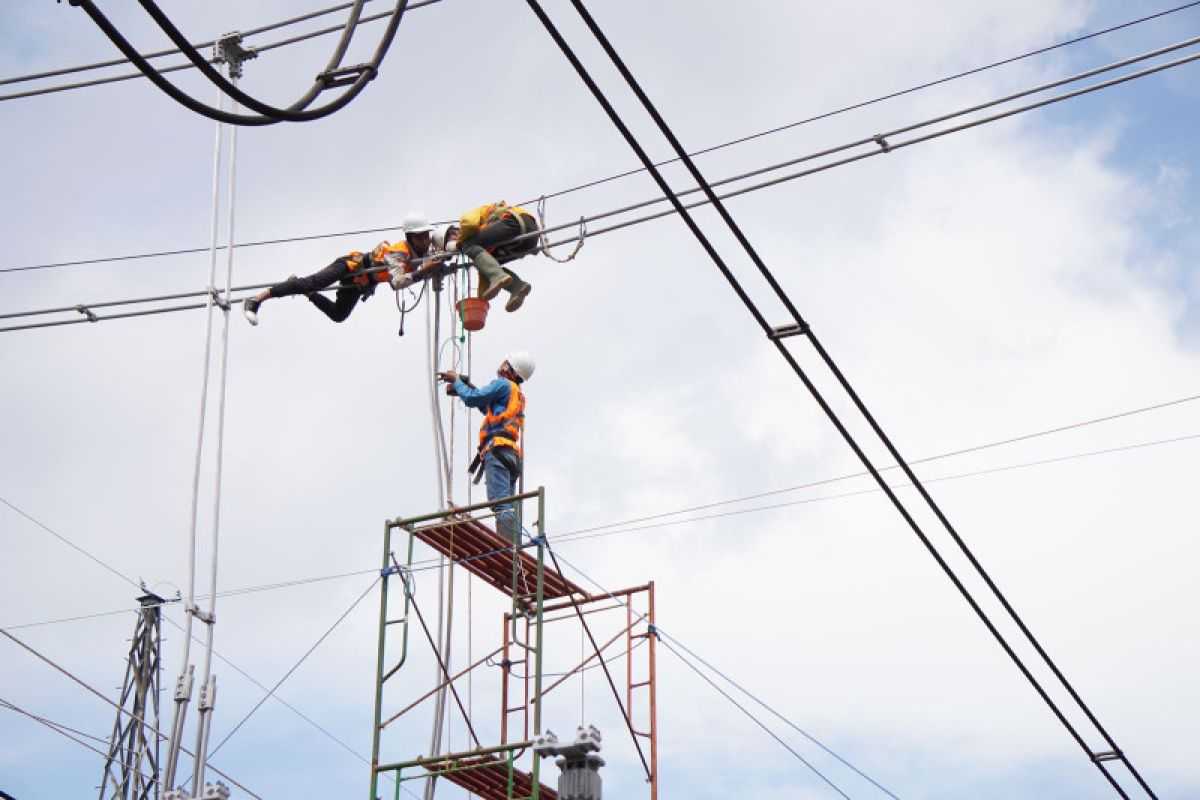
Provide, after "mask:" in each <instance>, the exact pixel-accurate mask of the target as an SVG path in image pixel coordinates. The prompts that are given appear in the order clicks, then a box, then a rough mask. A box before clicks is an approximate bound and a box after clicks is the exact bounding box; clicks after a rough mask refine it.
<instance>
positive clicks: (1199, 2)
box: [0, 0, 1200, 274]
mask: <svg viewBox="0 0 1200 800" xmlns="http://www.w3.org/2000/svg"><path fill="white" fill-rule="evenodd" d="M369 1H370V0H367V2H369ZM434 2H441V0H424V2H418V3H412V4H410V5H409V10H412V9H415V8H419V7H421V6H425V5H430V4H432V3H434ZM349 6H350V4H349V3H346V4H343V5H340V6H334V7H332V8H330V9H326V10H324V11H321V12H314V13H330V12H331V11H338V10H343V9H345V8H348V7H349ZM1195 6H1200V0H1196V1H1195V2H1190V3H1185V4H1184V5H1181V6H1175V7H1174V8H1169V9H1165V10H1163V11H1160V12H1157V13H1154V14H1149V15H1147V16H1144V17H1138V18H1136V19H1132V20H1128V21H1126V22H1122V23H1120V24H1118V25H1113V26H1111V27H1108V28H1104V29H1101V30H1097V31H1092V32H1091V33H1087V34H1084V35H1082V36H1078V37H1075V38H1073V39H1068V40H1066V41H1063V42H1058V43H1056V44H1052V45H1048V46H1046V47H1040V48H1038V49H1036V50H1030V51H1028V52H1025V53H1022V54H1020V55H1017V56H1012V57H1009V58H1005V59H1001V60H999V61H993V62H991V63H989V64H985V65H983V66H979V67H974V68H972V69H968V70H964V71H962V72H957V73H954V74H952V75H948V76H945V77H942V78H938V79H936V80H931V81H926V82H925V83H920V84H917V85H915V86H910V87H908V88H907V89H901V90H899V91H895V92H890V93H888V94H883V95H878V96H876V97H873V98H870V99H867V100H861V101H858V102H856V103H851V104H850V105H847V106H842V107H840V108H837V109H833V110H831V111H826V112H823V113H820V114H816V115H813V116H810V117H805V118H803V119H800V120H796V121H794V122H789V123H787V124H785V125H779V126H776V127H774V128H769V129H767V130H763V131H758V132H757V133H752V134H749V135H747V136H742V137H739V138H736V139H731V140H729V141H726V142H722V143H720V144H716V145H712V146H710V147H705V148H703V149H701V150H695V151H693V152H691V153H689V155H691V156H693V157H695V156H699V155H705V154H707V153H712V152H715V151H718V150H723V149H725V148H728V147H733V146H735V145H739V144H743V143H745V142H750V141H754V140H756V139H760V138H763V137H766V136H770V135H773V134H776V133H780V132H782V131H786V130H791V129H793V128H797V127H801V126H803V125H808V124H810V123H813V122H817V121H820V120H824V119H828V118H830V117H835V116H839V115H841V114H845V113H848V112H850V111H855V110H858V109H861V108H866V107H868V106H872V105H875V104H878V103H882V102H885V101H887V100H892V99H895V98H897V97H903V96H905V95H908V94H913V93H915V92H919V91H922V90H924V89H928V88H931V87H934V86H939V85H941V84H945V83H950V82H952V81H956V80H960V79H962V78H965V77H968V76H971V75H976V74H979V73H982V72H986V71H988V70H992V69H996V68H998V67H1001V66H1005V65H1008V64H1012V63H1015V62H1018V61H1022V60H1024V59H1028V58H1032V57H1034V56H1037V55H1042V54H1044V53H1048V52H1051V51H1053V50H1057V49H1059V48H1064V47H1068V46H1071V45H1074V44H1078V43H1079V42H1083V41H1086V40H1089V39H1094V38H1097V37H1099V36H1104V35H1106V34H1109V33H1113V32H1114V31H1119V30H1123V29H1125V28H1130V27H1133V26H1135V25H1140V24H1143V23H1145V22H1148V21H1150V20H1154V19H1158V18H1160V17H1165V16H1167V15H1170V14H1175V13H1178V12H1181V11H1184V10H1187V9H1190V8H1193V7H1195ZM384 16H387V14H379V15H375V16H374V17H364V18H363V19H362V20H360V24H361V23H363V22H367V21H369V20H372V19H380V18H382V17H384ZM298 19H299V18H298ZM280 24H288V23H287V22H285V23H280ZM266 29H267V28H260V29H256V30H253V31H248V32H246V34H245V35H250V34H251V33H256V32H260V31H262V30H266ZM338 30H341V28H340V27H332V28H326V29H324V30H323V31H321V33H331V32H334V31H338ZM300 38H306V37H298V38H297V39H296V40H287V41H285V42H277V43H275V44H271V45H266V46H260V47H258V48H257V51H258V52H263V51H264V50H268V49H270V48H272V47H279V46H283V45H286V44H291V43H293V41H298V40H300ZM211 44H213V42H207V43H205V44H202V45H196V46H197V47H203V46H207V45H211ZM176 52H178V51H177V50H165V51H161V52H159V53H152V54H148V55H147V56H146V57H147V58H152V57H155V56H158V55H169V54H172V53H176ZM104 63H105V65H109V64H112V63H125V62H104ZM92 66H95V65H92ZM190 67H191V65H190V64H181V65H178V66H177V67H171V68H168V69H187V68H190ZM87 68H90V67H83V68H75V69H74V70H69V71H78V70H79V69H87ZM165 71H167V70H160V72H165ZM29 77H31V76H25V77H24V78H16V79H9V80H8V81H0V85H2V84H3V83H6V82H14V81H16V80H25V79H29ZM138 77H142V75H141V73H133V74H130V75H125V76H121V77H120V78H117V79H116V80H126V79H129V78H138ZM83 85H89V84H83ZM66 88H75V87H66ZM6 99H12V97H11V96H10V97H5V96H0V101H3V100H6ZM678 161H679V159H678V158H670V159H666V160H663V161H658V162H655V166H658V167H661V166H666V165H668V164H674V163H676V162H678ZM645 171H646V168H645V167H638V168H637V169H632V170H627V171H625V172H619V173H616V174H615V175H609V176H607V177H604V178H597V179H594V180H590V181H587V182H584V183H581V184H578V185H576V186H571V187H568V188H566V189H560V190H558V191H555V192H552V193H550V194H547V195H544V197H545V198H546V199H551V198H555V197H562V196H564V195H568V194H572V193H574V192H578V191H581V190H583V189H588V188H591V187H594V186H599V185H601V184H605V183H609V182H611V181H615V180H618V179H620V178H625V177H629V176H631V175H637V174H640V173H642V172H645ZM537 200H538V198H530V199H529V200H525V201H523V202H522V203H519V204H518V205H529V204H531V203H534V202H536V201H537ZM399 228H400V225H399V224H396V225H386V226H383V227H374V228H360V229H355V230H344V231H333V232H329V233H319V234H307V235H302V236H288V237H278V238H274V239H262V240H258V241H247V242H240V243H238V244H236V245H234V246H235V247H239V248H240V247H260V246H264V245H276V244H286V243H292V242H305V241H313V240H318V239H332V238H339V237H343V236H357V235H363V234H369V233H387V232H391V231H396V230H398V229H399ZM220 247H223V246H220ZM208 251H209V247H208V246H207V245H206V246H203V247H188V248H181V249H174V250H159V251H154V252H147V253H132V254H126V255H119V256H103V257H98V258H87V259H78V260H73V261H56V262H48V263H43V264H30V265H26V266H19V267H5V268H0V274H3V273H9V272H24V271H29V270H41V269H57V268H60V267H72V266H82V265H87V264H101V263H109V262H119V261H133V260H139V259H146V258H158V257H165V256H177V255H188V254H193V253H207V252H208Z"/></svg>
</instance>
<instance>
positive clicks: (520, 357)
mask: <svg viewBox="0 0 1200 800" xmlns="http://www.w3.org/2000/svg"><path fill="white" fill-rule="evenodd" d="M504 360H505V361H507V362H508V365H509V366H510V367H512V371H513V372H515V373H517V374H518V375H520V376H521V380H522V381H527V380H529V379H530V378H532V377H533V370H534V368H535V367H536V366H537V365H536V364H534V363H533V356H531V355H529V353H527V352H525V351H524V350H518V351H517V352H515V353H509V354H508V358H506V359H504Z"/></svg>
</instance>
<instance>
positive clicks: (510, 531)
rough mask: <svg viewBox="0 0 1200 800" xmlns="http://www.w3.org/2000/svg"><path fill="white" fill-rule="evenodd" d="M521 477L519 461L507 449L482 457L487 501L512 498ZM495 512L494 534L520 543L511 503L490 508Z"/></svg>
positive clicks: (500, 448)
mask: <svg viewBox="0 0 1200 800" xmlns="http://www.w3.org/2000/svg"><path fill="white" fill-rule="evenodd" d="M520 475H521V461H520V459H519V458H518V457H517V454H516V453H515V452H513V451H512V449H511V448H508V447H497V448H494V449H492V450H488V451H487V453H486V454H485V455H484V457H483V477H484V482H485V483H486V484H487V496H488V500H496V499H499V498H501V497H512V496H513V495H514V494H516V493H517V478H519V477H520ZM492 510H493V511H495V512H496V532H497V533H499V534H501V535H502V536H506V537H508V539H509V541H514V542H520V540H521V528H520V526H519V525H518V523H517V513H516V512H515V511H514V510H513V507H512V503H500V504H499V505H495V506H492Z"/></svg>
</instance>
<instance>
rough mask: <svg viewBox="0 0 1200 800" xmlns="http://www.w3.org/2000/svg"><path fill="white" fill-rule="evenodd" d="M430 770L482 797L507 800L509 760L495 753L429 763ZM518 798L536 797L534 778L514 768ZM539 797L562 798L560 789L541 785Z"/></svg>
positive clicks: (514, 785) (553, 799)
mask: <svg viewBox="0 0 1200 800" xmlns="http://www.w3.org/2000/svg"><path fill="white" fill-rule="evenodd" d="M425 768H426V770H428V771H429V773H431V774H434V775H438V776H440V777H441V778H442V779H443V780H447V781H450V782H451V783H453V784H455V785H457V786H461V787H462V788H464V789H466V790H467V791H468V792H471V793H472V794H474V795H476V796H478V797H480V798H482V800H507V798H508V797H509V793H508V762H507V761H506V760H504V759H503V758H499V757H497V756H493V755H482V756H472V757H468V758H456V759H450V760H447V761H442V762H438V763H436V764H427V765H426V767H425ZM512 778H513V792H512V795H511V796H512V797H514V798H529V797H532V796H533V777H532V776H531V775H530V774H529V773H528V772H523V771H521V770H519V769H516V768H515V767H514V768H513V771H512ZM538 798H539V800H558V792H556V791H554V790H553V789H550V788H548V787H547V786H546V785H545V784H541V786H540V788H539V790H538Z"/></svg>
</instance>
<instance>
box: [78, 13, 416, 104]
mask: <svg viewBox="0 0 1200 800" xmlns="http://www.w3.org/2000/svg"><path fill="white" fill-rule="evenodd" d="M139 1H140V2H141V4H142V7H143V9H145V10H146V12H147V13H148V14H150V16H151V17H152V18H154V20H155V22H157V23H158V25H159V27H160V28H162V30H163V32H164V33H166V34H167V36H168V38H170V39H171V40H172V41H173V42H174V43H175V45H176V46H177V47H179V48H180V50H181V51H182V52H183V53H184V55H186V56H187V57H188V58H189V59H190V60H191V61H192V63H193V64H195V65H196V67H197V68H198V69H199V70H200V71H201V73H202V74H203V75H204V76H205V77H206V78H208V79H209V81H210V82H212V83H213V84H214V85H215V86H217V87H218V88H219V89H220V90H221V91H222V92H223V93H224V95H226V96H228V97H230V98H232V99H233V100H235V101H237V102H240V103H242V104H243V105H245V106H247V107H248V108H251V109H253V110H255V111H257V112H258V114H259V116H255V115H247V114H238V113H236V112H227V111H224V110H223V109H221V108H220V107H219V104H218V106H217V107H215V108H214V107H213V106H210V105H208V104H206V103H203V102H200V101H198V100H196V99H195V98H193V97H192V96H191V95H189V94H187V93H186V92H184V91H182V90H181V89H179V88H178V87H176V86H175V85H174V84H173V83H171V82H170V81H168V80H167V79H166V78H164V77H162V75H161V74H160V73H159V72H158V71H157V70H156V69H155V68H154V66H153V65H152V64H150V62H149V61H147V60H146V59H145V58H143V57H142V55H141V54H140V53H138V52H137V50H136V49H134V47H133V45H131V44H130V43H129V41H128V40H127V39H125V37H124V36H123V35H122V34H121V32H120V31H119V30H117V28H116V27H115V26H114V25H113V24H112V23H111V22H110V21H109V20H108V19H107V17H105V16H104V14H103V13H102V12H101V11H100V9H98V8H97V7H96V5H95V3H94V2H93V0H73V2H74V3H75V4H78V5H79V6H80V7H81V8H83V10H84V11H85V12H86V13H87V15H88V16H89V17H91V19H92V21H93V22H94V23H96V25H97V27H99V28H100V30H101V31H102V32H103V33H104V34H105V36H107V37H108V38H109V40H110V41H111V42H112V43H113V44H114V45H116V47H117V49H118V50H120V51H121V52H122V53H123V54H124V55H125V57H126V58H128V59H129V60H130V61H132V62H133V63H134V65H135V66H136V67H137V68H138V69H139V70H140V71H141V72H142V73H143V74H145V76H146V77H147V78H149V79H150V81H151V82H152V83H154V85H155V86H157V87H158V88H159V89H161V90H162V91H163V92H164V93H165V94H167V95H168V96H169V97H170V98H171V99H173V100H175V101H176V102H178V103H179V104H180V105H182V106H184V107H185V108H188V109H189V110H191V111H193V112H195V113H197V114H200V115H202V116H205V117H208V118H209V119H213V120H216V121H218V122H225V123H228V124H231V125H274V124H276V123H278V122H282V121H286V122H310V121H313V120H317V119H321V118H323V117H326V116H329V115H330V114H333V113H335V112H337V111H338V110H340V109H342V108H344V107H345V106H346V105H348V104H349V103H350V102H351V101H353V100H354V98H355V97H357V96H358V95H359V93H361V92H362V90H363V89H364V88H366V85H367V84H368V83H369V82H370V81H371V80H372V79H373V78H374V77H375V76H376V75H377V74H378V72H379V67H380V65H381V64H382V63H383V60H384V58H385V57H386V56H387V53H388V50H389V49H390V48H391V45H392V41H393V40H394V38H395V35H396V30H397V29H398V28H399V26H400V21H401V19H402V18H403V16H404V9H405V7H406V6H407V3H408V0H396V7H395V10H394V11H393V13H392V17H391V19H390V20H389V22H388V25H387V28H386V29H385V31H384V33H383V35H382V36H381V37H380V41H379V44H378V45H377V46H376V49H375V52H374V54H373V55H372V57H371V61H370V62H369V63H367V64H364V65H360V66H359V67H357V68H350V71H357V72H358V74H357V76H356V77H355V80H354V82H353V83H352V84H351V85H350V86H349V88H347V89H346V91H345V92H343V93H342V94H341V95H339V96H338V97H337V98H336V99H335V100H332V101H330V102H328V103H326V104H325V105H323V106H319V107H317V108H312V109H305V108H304V106H305V105H307V104H308V103H311V102H312V99H314V98H315V97H316V96H317V95H318V94H320V92H321V91H323V90H324V89H327V88H329V87H331V86H333V85H337V81H336V80H328V81H327V80H325V76H326V75H337V74H338V73H340V72H346V70H338V71H336V72H333V73H330V72H326V73H322V75H320V76H318V77H317V79H316V81H315V82H314V84H313V88H312V89H310V91H309V93H308V94H306V95H305V96H304V97H302V98H301V99H300V100H299V101H297V103H296V104H295V106H294V107H290V108H286V109H280V108H275V107H273V106H269V105H267V104H265V103H262V102H261V101H259V100H257V99H256V98H254V97H252V96H250V95H248V94H246V93H245V92H242V91H241V90H240V89H238V88H237V87H236V86H235V85H234V84H233V83H231V82H230V81H228V80H226V79H225V78H224V77H223V76H222V75H221V74H220V73H219V72H218V71H217V70H215V69H213V67H212V65H211V64H210V63H209V62H208V61H207V60H206V59H205V58H204V57H203V56H201V55H200V54H199V53H198V52H196V50H195V48H194V47H192V46H191V44H189V43H188V42H187V40H186V39H185V38H183V35H182V33H181V32H180V31H179V30H178V29H177V28H176V27H175V26H174V25H173V24H172V23H171V21H170V19H169V18H167V16H166V15H165V14H163V13H162V12H161V11H160V10H159V9H158V7H157V6H156V5H155V4H154V2H153V0H139ZM361 7H362V0H355V5H354V7H353V9H352V11H351V20H352V21H357V19H358V12H359V11H360V10H361ZM353 30H354V26H351V25H347V26H346V29H345V32H344V33H343V37H342V38H343V41H342V42H340V43H339V46H338V47H337V48H336V49H335V53H334V55H335V56H336V57H337V61H339V62H340V60H341V55H340V53H341V52H344V46H345V45H347V44H348V43H349V37H350V36H351V35H352V34H353ZM331 63H332V61H331Z"/></svg>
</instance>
